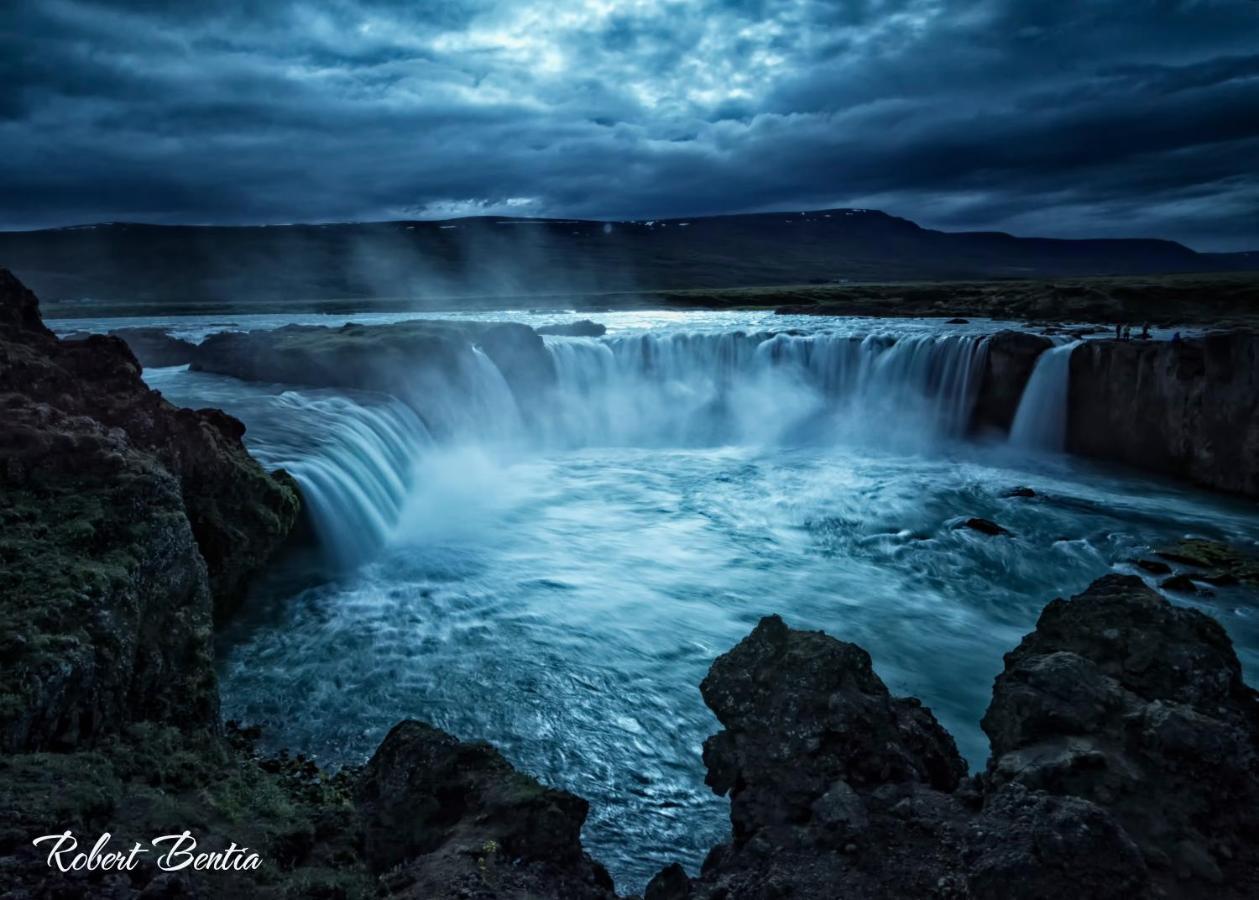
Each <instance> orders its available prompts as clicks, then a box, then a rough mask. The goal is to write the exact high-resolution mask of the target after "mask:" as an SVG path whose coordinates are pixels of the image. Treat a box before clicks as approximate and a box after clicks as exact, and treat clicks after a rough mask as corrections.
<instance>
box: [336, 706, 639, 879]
mask: <svg viewBox="0 0 1259 900" xmlns="http://www.w3.org/2000/svg"><path fill="white" fill-rule="evenodd" d="M355 796H356V802H357V804H358V808H359V812H360V814H361V816H362V828H363V849H364V854H365V857H366V860H367V863H368V865H369V866H370V868H371V869H372V870H373V871H374V872H377V873H387V874H386V875H385V876H384V878H382V883H383V884H384V885H385V887H386V888H387V889H388V891H389V893H390V895H391V896H397V897H413V898H416V900H421V898H423V900H429V898H433V900H437V898H447V897H450V898H455V897H476V896H491V897H554V898H556V900H565V898H591V900H594V898H607V900H612V898H614V897H615V896H616V895H615V893H614V892H613V890H612V879H611V878H610V877H609V876H608V873H607V871H606V870H605V869H604V868H603V866H601V865H599V864H598V863H596V862H594V861H593V860H592V859H591V858H590V857H589V856H588V855H587V854H586V853H585V851H584V850H583V849H582V846H581V827H582V824H583V823H584V822H585V820H586V812H587V804H586V801H585V800H582V799H581V798H580V797H576V796H574V795H572V794H570V793H568V792H567V791H560V790H555V789H554V788H548V787H544V786H542V785H540V784H538V782H537V781H535V780H534V779H532V778H530V777H529V776H527V775H522V774H521V773H519V772H517V771H516V770H515V769H513V768H512V767H511V765H510V764H508V762H507V761H506V760H505V759H503V757H502V755H500V754H499V752H498V751H497V750H495V749H494V748H493V747H491V746H490V745H488V744H483V743H463V742H460V741H458V740H456V739H455V738H453V737H451V736H450V735H448V734H446V733H445V732H443V731H439V730H438V729H436V728H433V727H432V726H431V725H427V724H425V723H423V722H416V721H404V722H400V723H398V724H397V725H395V726H394V728H393V730H392V731H390V732H389V735H388V736H387V737H386V738H385V740H384V742H383V743H382V744H381V745H380V748H379V749H378V750H377V751H376V754H375V755H374V756H373V757H372V759H371V761H370V762H369V763H368V764H367V766H366V767H365V768H364V769H363V772H362V774H361V776H360V777H359V779H358V783H357V787H356V794H355Z"/></svg>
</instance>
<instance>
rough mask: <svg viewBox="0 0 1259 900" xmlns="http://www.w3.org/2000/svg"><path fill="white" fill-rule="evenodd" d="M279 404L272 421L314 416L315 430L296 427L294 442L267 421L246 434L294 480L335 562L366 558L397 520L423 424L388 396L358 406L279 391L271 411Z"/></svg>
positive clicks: (425, 439) (424, 434) (425, 440)
mask: <svg viewBox="0 0 1259 900" xmlns="http://www.w3.org/2000/svg"><path fill="white" fill-rule="evenodd" d="M285 410H287V411H289V412H290V413H291V414H292V416H291V417H288V416H283V415H280V416H278V417H277V420H276V421H279V422H285V421H296V422H300V423H303V424H314V423H315V422H317V423H318V425H317V429H318V430H317V431H315V432H314V434H313V435H312V434H311V432H309V431H307V430H306V428H302V430H301V433H300V434H299V435H294V437H297V438H298V440H299V442H300V444H301V446H294V445H293V444H292V443H291V442H290V441H288V440H286V439H284V438H282V437H281V436H280V435H277V434H276V430H277V429H276V426H275V424H271V425H269V426H268V427H265V428H264V429H263V433H262V434H260V435H258V436H257V437H256V438H255V439H254V440H253V441H252V446H251V449H252V450H253V452H254V455H255V456H257V457H258V459H259V461H261V462H262V463H263V464H264V465H265V466H268V467H283V468H285V469H287V470H288V472H289V473H290V474H291V475H292V476H293V477H294V478H296V479H297V482H298V484H299V485H300V486H301V489H302V498H303V500H304V501H305V503H306V509H307V510H308V512H309V514H310V518H311V522H312V524H313V525H314V528H315V531H316V533H317V535H318V537H319V541H320V544H321V545H322V546H323V548H324V550H325V552H326V553H327V554H328V555H329V556H330V557H331V558H332V559H333V560H334V561H335V562H336V563H337V564H339V565H341V566H350V565H354V564H356V563H360V562H363V561H365V560H367V559H370V558H371V557H372V555H373V554H374V553H375V552H376V551H377V550H378V549H379V548H380V547H381V546H382V545H383V544H384V542H385V540H386V538H387V536H388V534H389V532H390V530H391V529H392V528H393V526H394V523H395V522H397V520H398V514H399V512H400V511H401V510H402V505H403V503H404V502H405V500H406V497H407V493H408V491H409V490H410V487H411V481H412V479H411V473H412V468H413V466H414V462H415V459H416V457H417V455H418V454H419V453H420V452H422V450H423V449H424V448H425V447H427V446H429V445H430V444H431V443H432V439H431V438H430V437H429V433H428V429H426V428H425V427H424V423H423V422H421V421H420V420H419V418H417V417H416V415H415V413H414V412H412V411H411V410H410V409H409V408H408V407H407V406H406V405H405V404H403V403H399V402H396V401H394V402H385V403H380V404H376V405H363V404H360V403H357V402H355V401H354V400H351V399H349V398H347V397H336V396H319V397H309V396H303V395H302V394H300V393H297V392H293V391H286V392H285V393H283V394H281V395H279V396H278V397H276V398H275V404H274V406H273V408H272V412H273V413H283V412H284V411H285ZM312 436H313V437H314V442H313V444H314V445H313V446H312V441H311V438H312Z"/></svg>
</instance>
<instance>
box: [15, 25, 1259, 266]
mask: <svg viewBox="0 0 1259 900" xmlns="http://www.w3.org/2000/svg"><path fill="white" fill-rule="evenodd" d="M2 6H3V9H2V10H0V227H37V226H44V225H60V224H69V223H77V222H87V221H100V220H120V219H121V220H144V221H155V222H291V221H329V220H343V219H381V218H406V217H444V216H454V215H466V214H476V213H480V212H493V213H502V212H510V213H516V214H522V215H552V216H554V215H560V216H583V217H592V218H639V217H664V216H671V215H699V214H706V213H721V212H736V211H755V210H767V209H794V208H806V207H820V206H865V207H877V208H880V209H885V210H887V211H889V212H892V213H895V214H899V215H903V216H906V217H909V218H912V219H915V220H917V221H919V222H921V223H923V224H927V225H931V226H935V227H941V228H948V229H962V228H965V229H976V228H981V229H1002V230H1008V231H1013V232H1016V233H1023V234H1046V235H1061V236H1084V235H1100V236H1110V235H1151V236H1166V237H1173V238H1177V239H1180V240H1183V241H1185V242H1186V243H1188V244H1190V245H1191V246H1193V247H1196V248H1199V249H1240V248H1253V247H1259V162H1257V161H1259V2H1255V0H1183V2H1170V0H1158V2H1154V0H1090V2H1086V3H1064V2H1061V0H842V2H841V0H835V2H814V0H741V2H717V0H623V2H616V0H550V2H524V0H454V2H434V3H417V2H403V0H397V2H388V0H332V2H326V0H325V2H315V0H269V2H267V3H254V2H248V0H202V2H198V3H179V2H174V0H170V2H163V0H112V2H90V0H16V2H9V3H4V4H2Z"/></svg>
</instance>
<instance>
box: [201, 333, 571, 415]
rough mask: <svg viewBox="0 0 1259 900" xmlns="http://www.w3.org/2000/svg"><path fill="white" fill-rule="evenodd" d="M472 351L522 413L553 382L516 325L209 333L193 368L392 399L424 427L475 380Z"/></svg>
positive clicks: (542, 356) (533, 337) (539, 350)
mask: <svg viewBox="0 0 1259 900" xmlns="http://www.w3.org/2000/svg"><path fill="white" fill-rule="evenodd" d="M478 350H479V351H481V352H483V353H484V354H485V357H488V358H489V359H490V360H491V361H492V362H493V363H494V365H495V366H497V367H498V370H499V372H500V373H502V376H503V378H504V379H505V380H506V381H507V384H508V386H509V387H510V388H511V390H512V393H513V394H514V395H515V397H516V400H517V402H518V403H519V404H520V406H521V409H522V410H523V411H524V412H525V413H526V414H528V413H529V412H530V411H531V410H532V409H534V408H535V404H538V403H541V402H544V401H545V399H546V392H547V391H549V389H550V388H551V387H552V386H554V384H555V363H554V361H553V360H552V359H551V355H550V353H548V352H547V350H546V347H545V345H544V344H543V343H542V339H541V338H540V337H538V335H537V333H536V332H534V331H533V329H531V328H529V327H528V326H526V325H520V324H517V323H499V324H487V325H482V324H479V323H449V322H399V323H397V324H393V325H374V326H365V325H357V324H354V323H350V324H347V325H344V326H342V327H341V328H325V327H322V326H304V325H289V326H286V327H284V328H279V329H275V330H273V331H251V332H247V333H239V332H221V333H219V334H212V335H210V336H209V337H208V338H206V339H205V340H204V341H203V342H202V343H201V344H200V345H199V346H198V347H197V352H196V355H195V357H194V359H193V363H192V368H193V369H197V370H201V371H206V372H217V373H219V374H222V375H232V376H235V377H237V378H243V379H247V380H250V381H271V382H284V383H288V384H309V385H314V386H316V387H343V388H357V389H361V390H371V391H381V392H384V393H389V394H393V395H394V396H396V397H398V398H400V399H402V400H403V401H404V402H406V403H408V404H409V405H410V406H411V407H412V408H414V409H415V410H416V412H418V413H419V414H420V416H421V417H422V418H424V420H425V421H426V423H427V424H428V425H429V427H430V428H435V429H440V428H441V427H443V425H444V424H445V422H444V417H445V410H446V408H447V407H448V406H449V403H450V401H451V400H452V398H453V399H455V400H457V399H458V398H459V397H460V396H467V395H468V394H469V391H470V390H471V388H472V385H473V384H474V382H475V381H476V380H477V378H478V377H479V366H480V365H481V364H482V363H483V362H484V358H480V359H478V355H477V354H478Z"/></svg>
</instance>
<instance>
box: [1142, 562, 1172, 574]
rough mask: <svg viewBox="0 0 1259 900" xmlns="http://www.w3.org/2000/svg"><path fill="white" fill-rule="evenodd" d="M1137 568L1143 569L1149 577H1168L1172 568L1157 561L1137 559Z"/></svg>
mask: <svg viewBox="0 0 1259 900" xmlns="http://www.w3.org/2000/svg"><path fill="white" fill-rule="evenodd" d="M1135 564H1136V566H1137V567H1138V568H1141V569H1144V570H1145V571H1147V572H1149V573H1150V574H1151V575H1169V574H1171V571H1172V567H1171V566H1169V565H1168V564H1167V563H1165V562H1159V561H1158V560H1157V559H1138V560H1135Z"/></svg>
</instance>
